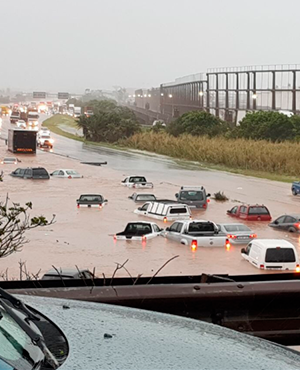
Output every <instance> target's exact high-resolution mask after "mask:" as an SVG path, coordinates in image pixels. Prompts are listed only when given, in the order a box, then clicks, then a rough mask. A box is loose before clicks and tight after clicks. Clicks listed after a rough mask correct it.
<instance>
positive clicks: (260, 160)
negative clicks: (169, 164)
mask: <svg viewBox="0 0 300 370" xmlns="http://www.w3.org/2000/svg"><path fill="white" fill-rule="evenodd" d="M59 125H66V126H70V127H75V128H77V124H76V121H75V119H74V118H72V117H70V116H64V115H55V116H53V117H51V118H49V119H47V120H45V121H44V123H43V126H46V127H48V128H49V129H50V130H51V131H52V132H54V133H56V134H59V135H62V136H65V137H68V138H70V139H74V140H78V141H83V142H85V143H87V144H93V145H101V146H106V147H111V148H116V149H123V150H124V149H126V148H127V149H138V150H144V151H148V152H153V153H157V154H162V155H167V156H169V157H172V158H175V159H177V160H180V161H194V162H199V163H200V164H199V166H201V167H207V168H212V169H216V170H223V171H228V172H232V173H238V174H242V175H248V176H255V177H259V178H266V179H270V180H277V181H285V182H291V181H293V180H295V179H298V178H299V177H300V161H299V155H298V153H299V150H300V144H297V143H291V142H284V143H269V142H267V141H253V140H244V139H237V140H227V139H223V138H213V139H207V138H205V137H193V136H189V135H186V136H182V137H179V138H175V137H173V136H170V135H167V134H165V133H164V132H163V133H157V134H155V133H152V132H142V133H141V134H137V135H134V136H132V137H131V138H129V139H126V140H122V141H121V142H120V143H119V145H118V146H116V145H113V144H108V143H94V142H89V141H86V140H85V139H84V138H82V137H79V136H76V135H73V134H70V133H68V132H66V131H63V130H62V129H61V128H60V127H59Z"/></svg>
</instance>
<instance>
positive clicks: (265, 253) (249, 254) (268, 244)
mask: <svg viewBox="0 0 300 370" xmlns="http://www.w3.org/2000/svg"><path fill="white" fill-rule="evenodd" d="M241 253H242V257H243V258H245V260H247V261H248V262H250V263H251V264H252V265H253V266H254V267H256V268H258V269H261V270H282V271H288V270H291V271H295V272H300V266H299V258H298V254H297V250H296V248H295V247H294V245H293V244H292V243H290V242H288V241H287V240H284V239H256V240H253V241H252V242H250V243H249V244H248V245H247V247H246V248H242V250H241Z"/></svg>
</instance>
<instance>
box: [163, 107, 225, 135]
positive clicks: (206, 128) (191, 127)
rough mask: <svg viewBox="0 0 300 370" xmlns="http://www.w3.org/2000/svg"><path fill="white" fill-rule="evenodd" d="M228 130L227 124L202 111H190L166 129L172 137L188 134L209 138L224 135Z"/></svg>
mask: <svg viewBox="0 0 300 370" xmlns="http://www.w3.org/2000/svg"><path fill="white" fill-rule="evenodd" d="M228 130H229V127H228V124H227V123H225V122H223V121H221V120H220V119H219V118H217V117H215V116H213V115H212V114H210V113H207V112H204V111H192V112H188V113H185V114H183V115H182V116H181V117H179V118H178V119H177V120H175V121H174V122H171V123H170V124H169V126H168V127H167V131H168V133H170V134H171V135H173V136H179V135H181V134H190V135H193V136H202V135H208V136H209V137H213V136H217V135H221V134H224V133H225V132H227V131H228Z"/></svg>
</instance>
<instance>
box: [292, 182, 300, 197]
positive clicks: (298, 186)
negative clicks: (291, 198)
mask: <svg viewBox="0 0 300 370" xmlns="http://www.w3.org/2000/svg"><path fill="white" fill-rule="evenodd" d="M292 194H293V195H298V194H300V181H294V182H293V184H292Z"/></svg>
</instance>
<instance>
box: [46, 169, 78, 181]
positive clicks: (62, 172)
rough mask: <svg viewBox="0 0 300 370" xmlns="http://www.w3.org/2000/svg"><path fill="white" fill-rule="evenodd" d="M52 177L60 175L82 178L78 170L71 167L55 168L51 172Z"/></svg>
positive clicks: (68, 177)
mask: <svg viewBox="0 0 300 370" xmlns="http://www.w3.org/2000/svg"><path fill="white" fill-rule="evenodd" d="M50 176H52V177H60V178H67V179H79V178H82V177H83V176H81V175H80V174H79V173H78V172H77V171H75V170H71V169H60V170H55V171H54V172H52V173H51V174H50Z"/></svg>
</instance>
